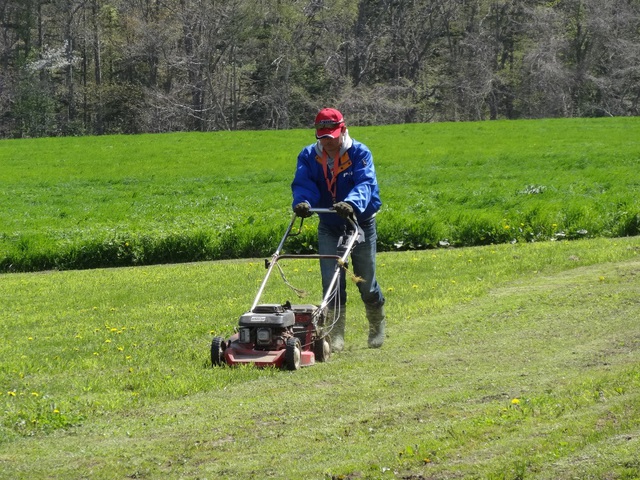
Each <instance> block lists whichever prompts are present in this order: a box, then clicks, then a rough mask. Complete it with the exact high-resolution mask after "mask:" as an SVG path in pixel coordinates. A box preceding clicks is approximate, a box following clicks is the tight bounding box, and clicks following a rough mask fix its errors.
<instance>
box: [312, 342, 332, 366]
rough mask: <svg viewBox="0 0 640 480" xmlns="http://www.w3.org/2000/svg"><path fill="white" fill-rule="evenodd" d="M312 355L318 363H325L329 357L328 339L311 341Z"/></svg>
mask: <svg viewBox="0 0 640 480" xmlns="http://www.w3.org/2000/svg"><path fill="white" fill-rule="evenodd" d="M313 354H314V355H315V357H316V360H317V361H319V362H326V361H328V360H329V357H331V344H330V343H329V337H321V338H316V339H315V340H314V341H313Z"/></svg>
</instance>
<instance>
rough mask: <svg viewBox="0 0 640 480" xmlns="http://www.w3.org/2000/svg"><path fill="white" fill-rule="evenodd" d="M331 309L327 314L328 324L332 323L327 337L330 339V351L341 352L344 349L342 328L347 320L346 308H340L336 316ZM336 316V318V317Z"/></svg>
mask: <svg viewBox="0 0 640 480" xmlns="http://www.w3.org/2000/svg"><path fill="white" fill-rule="evenodd" d="M337 313H338V312H336V311H335V310H333V309H330V310H329V312H328V320H329V322H334V320H335V323H333V326H332V327H331V330H330V332H329V336H330V337H331V351H332V352H341V351H342V350H343V349H344V327H345V323H346V319H347V307H345V306H344V305H343V306H341V307H340V311H339V315H337ZM336 315H337V316H336Z"/></svg>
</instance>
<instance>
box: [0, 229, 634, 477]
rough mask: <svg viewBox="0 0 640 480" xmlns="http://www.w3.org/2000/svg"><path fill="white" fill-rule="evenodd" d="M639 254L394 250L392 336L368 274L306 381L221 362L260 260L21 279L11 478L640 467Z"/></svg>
mask: <svg viewBox="0 0 640 480" xmlns="http://www.w3.org/2000/svg"><path fill="white" fill-rule="evenodd" d="M638 255H640V240H639V239H638V237H633V238H624V239H590V240H579V241H575V242H541V243H529V244H516V245H510V244H506V245H496V246H485V247H476V248H461V249H440V250H425V251H415V252H388V253H383V254H380V255H379V259H378V264H379V276H380V282H381V284H382V286H383V288H384V291H385V295H386V296H387V299H388V305H387V311H388V315H389V325H388V338H387V341H386V343H385V345H384V347H383V348H382V349H380V350H370V349H367V348H366V324H365V319H364V313H363V309H362V306H361V305H360V303H359V302H358V301H355V286H354V285H350V286H349V289H350V290H349V291H350V294H351V295H352V296H353V297H352V298H354V300H353V301H352V302H350V309H349V322H348V328H347V349H346V351H345V352H343V353H341V354H339V355H334V356H333V357H332V359H331V360H330V361H329V362H328V363H325V364H320V365H316V366H314V367H310V368H306V369H303V370H300V371H297V372H286V371H275V370H271V369H267V370H257V369H253V368H215V369H214V368H211V367H210V366H208V353H209V352H208V350H209V345H210V341H211V338H212V336H213V335H217V334H223V335H227V334H229V333H231V331H232V329H233V327H234V326H235V324H236V322H237V318H238V316H239V314H240V313H242V312H243V311H244V310H245V309H246V308H248V306H249V305H250V304H251V302H252V300H253V296H254V295H255V293H256V290H257V285H258V283H259V282H260V280H261V279H262V276H263V274H264V269H263V265H262V262H261V261H259V260H241V261H225V262H215V263H196V264H185V265H164V266H151V267H137V268H121V269H103V270H91V271H88V270H79V271H66V272H48V273H31V274H4V275H0V298H2V304H1V309H2V322H1V323H0V331H1V332H2V338H3V342H2V343H0V358H2V359H3V361H2V363H1V364H0V411H1V412H2V420H1V424H0V425H1V426H0V428H1V429H2V431H1V432H0V471H1V472H2V474H0V477H2V478H105V479H106V478H239V479H240V478H242V479H246V478H256V479H257V478H260V479H264V478H274V479H275V478H318V479H320V478H327V479H328V478H369V479H380V478H414V479H418V478H487V479H488V478H492V479H494V478H495V479H498V478H504V479H516V478H518V479H522V478H541V479H542V478H560V479H569V478H594V479H595V478H598V479H600V478H609V479H631V478H638V476H640V464H639V463H638V458H640V442H639V439H640V430H639V428H638V425H640V409H639V408H638V405H640V368H639V365H640V363H639V360H640V353H639V352H640V349H639V348H638V347H640V324H639V323H638V321H637V319H638V318H639V315H640V303H639V302H638V298H640V282H639V281H638V275H639V274H640V258H639V256H638ZM286 273H287V275H288V278H290V279H291V280H292V282H293V283H294V284H295V285H301V284H303V285H304V287H305V288H309V289H310V288H311V287H313V286H314V285H315V284H316V283H319V277H318V272H317V267H316V266H315V265H306V264H301V266H298V263H296V262H291V263H290V264H287V265H286ZM315 286H318V285H315ZM272 288H273V290H271V289H270V290H269V292H268V295H269V296H270V295H271V294H272V292H274V293H273V294H275V299H276V300H278V301H280V300H283V299H284V298H285V296H284V295H285V293H284V292H285V291H286V290H285V289H283V288H282V287H281V282H274V285H273V286H272ZM290 299H292V300H295V297H293V295H290ZM306 301H307V300H306V299H305V300H304V302H305V303H306Z"/></svg>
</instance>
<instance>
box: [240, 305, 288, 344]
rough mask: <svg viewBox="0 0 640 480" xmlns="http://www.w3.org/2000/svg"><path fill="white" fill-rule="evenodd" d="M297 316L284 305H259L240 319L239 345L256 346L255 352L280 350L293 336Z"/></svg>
mask: <svg viewBox="0 0 640 480" xmlns="http://www.w3.org/2000/svg"><path fill="white" fill-rule="evenodd" d="M295 321H296V319H295V315H294V313H293V311H291V310H290V309H287V310H285V308H284V306H283V305H278V304H263V305H258V306H256V308H254V309H253V311H251V312H247V313H245V314H244V315H242V316H241V317H240V321H239V322H238V323H239V325H238V326H239V329H238V343H240V344H242V345H254V349H255V350H280V349H282V348H285V345H286V342H287V338H290V337H292V336H293V325H294V324H295Z"/></svg>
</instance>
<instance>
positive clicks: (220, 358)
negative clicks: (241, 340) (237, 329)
mask: <svg viewBox="0 0 640 480" xmlns="http://www.w3.org/2000/svg"><path fill="white" fill-rule="evenodd" d="M226 348H227V342H225V341H224V338H222V337H214V338H213V341H212V342H211V365H213V366H214V367H216V366H218V365H222V364H223V363H224V351H225V349H226Z"/></svg>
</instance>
